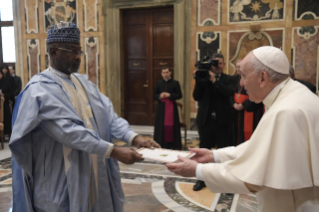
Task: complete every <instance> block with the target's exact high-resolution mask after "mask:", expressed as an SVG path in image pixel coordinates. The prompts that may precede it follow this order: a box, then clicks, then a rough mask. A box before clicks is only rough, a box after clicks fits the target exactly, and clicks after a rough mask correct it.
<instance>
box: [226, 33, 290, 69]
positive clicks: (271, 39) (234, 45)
mask: <svg viewBox="0 0 319 212" xmlns="http://www.w3.org/2000/svg"><path fill="white" fill-rule="evenodd" d="M283 34H284V30H281V29H278V30H269V31H261V32H256V33H254V32H229V35H228V37H229V39H228V40H229V50H228V53H229V72H228V73H229V74H230V75H233V74H235V73H236V68H235V66H236V62H237V60H240V59H243V58H244V57H245V56H246V55H247V54H248V53H249V52H250V51H252V50H253V49H255V48H258V47H260V46H275V47H277V48H283Z"/></svg>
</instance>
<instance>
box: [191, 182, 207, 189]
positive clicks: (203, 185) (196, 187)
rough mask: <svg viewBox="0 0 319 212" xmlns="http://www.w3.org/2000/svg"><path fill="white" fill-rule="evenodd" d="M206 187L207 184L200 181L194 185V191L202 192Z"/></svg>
mask: <svg viewBox="0 0 319 212" xmlns="http://www.w3.org/2000/svg"><path fill="white" fill-rule="evenodd" d="M204 187H206V184H205V182H204V181H201V180H198V181H197V182H196V184H195V185H194V187H193V190H194V191H200V190H202V189H203V188H204Z"/></svg>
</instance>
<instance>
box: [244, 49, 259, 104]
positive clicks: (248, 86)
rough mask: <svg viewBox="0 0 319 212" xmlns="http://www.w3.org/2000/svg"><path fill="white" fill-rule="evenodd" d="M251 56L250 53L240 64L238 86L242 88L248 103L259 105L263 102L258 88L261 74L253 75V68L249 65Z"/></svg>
mask: <svg viewBox="0 0 319 212" xmlns="http://www.w3.org/2000/svg"><path fill="white" fill-rule="evenodd" d="M252 56H253V54H252V53H250V54H248V55H247V56H246V57H245V59H244V60H243V61H242V62H241V63H240V71H239V72H240V75H241V79H240V85H241V86H244V88H245V90H246V92H247V94H248V96H249V100H250V101H253V102H255V103H260V102H261V101H262V100H263V98H262V88H261V86H260V80H261V73H258V74H255V73H254V69H253V67H251V66H250V65H249V64H250V60H251V58H252Z"/></svg>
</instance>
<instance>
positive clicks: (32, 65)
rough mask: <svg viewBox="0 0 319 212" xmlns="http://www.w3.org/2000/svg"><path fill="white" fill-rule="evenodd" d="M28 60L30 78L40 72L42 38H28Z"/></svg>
mask: <svg viewBox="0 0 319 212" xmlns="http://www.w3.org/2000/svg"><path fill="white" fill-rule="evenodd" d="M27 62H28V80H30V79H31V77H33V76H34V75H36V74H38V73H40V71H41V64H40V40H39V39H30V40H27Z"/></svg>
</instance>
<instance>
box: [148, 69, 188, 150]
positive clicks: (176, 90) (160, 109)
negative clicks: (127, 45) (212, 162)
mask: <svg viewBox="0 0 319 212" xmlns="http://www.w3.org/2000/svg"><path fill="white" fill-rule="evenodd" d="M161 74H162V77H163V79H162V80H159V81H158V82H157V83H156V86H155V88H154V95H153V98H154V100H158V105H157V109H156V116H155V124H154V140H155V141H156V142H158V143H159V144H160V145H161V146H162V147H163V148H166V149H181V148H182V142H181V129H180V124H179V113H178V109H177V105H176V102H175V101H176V100H178V99H181V98H182V97H183V95H182V91H181V87H180V85H179V82H178V81H176V80H173V79H172V72H171V70H169V68H168V67H167V66H163V67H162V72H161Z"/></svg>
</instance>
